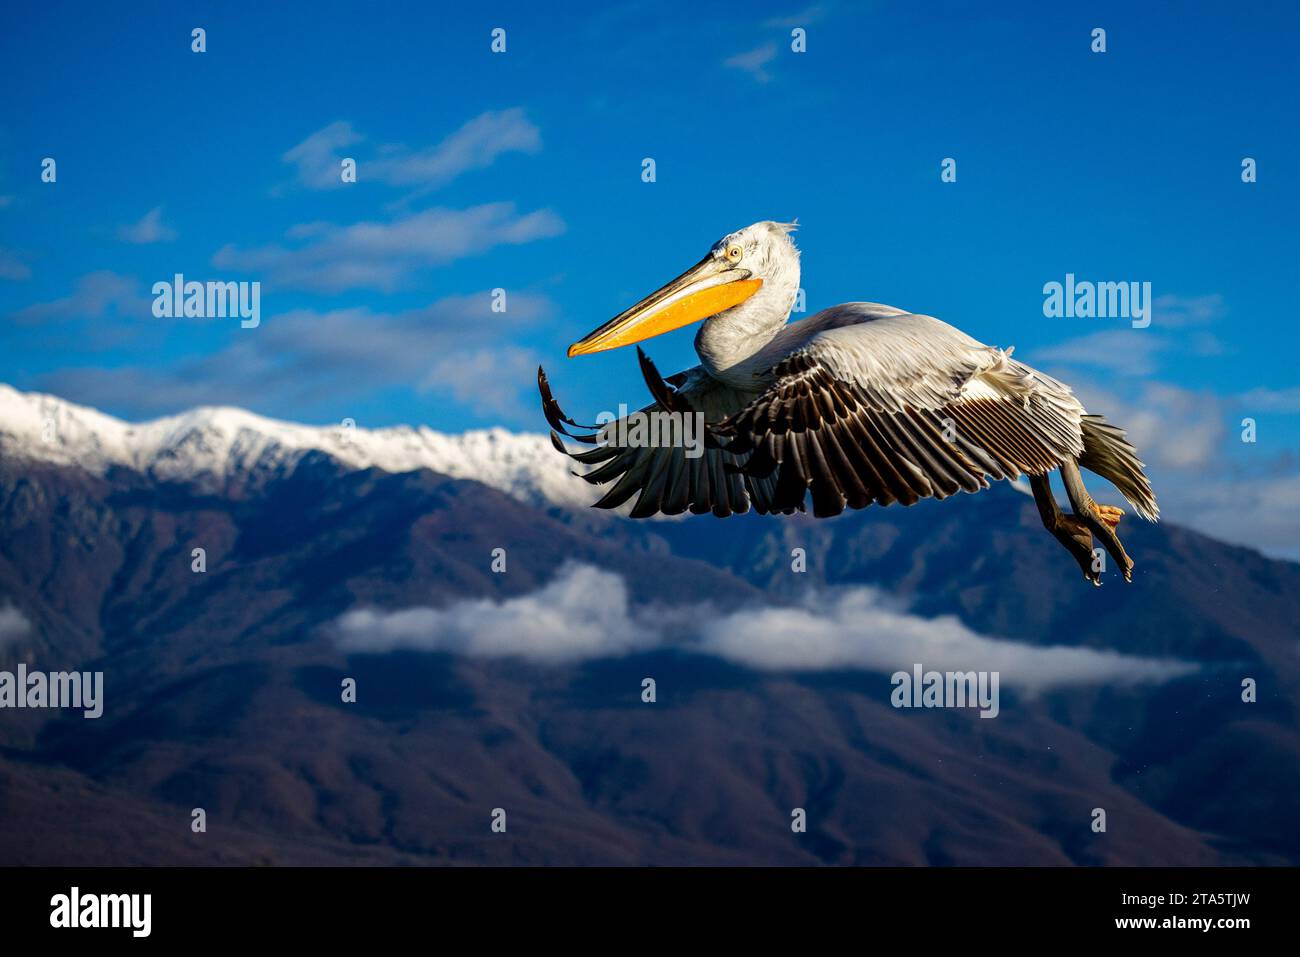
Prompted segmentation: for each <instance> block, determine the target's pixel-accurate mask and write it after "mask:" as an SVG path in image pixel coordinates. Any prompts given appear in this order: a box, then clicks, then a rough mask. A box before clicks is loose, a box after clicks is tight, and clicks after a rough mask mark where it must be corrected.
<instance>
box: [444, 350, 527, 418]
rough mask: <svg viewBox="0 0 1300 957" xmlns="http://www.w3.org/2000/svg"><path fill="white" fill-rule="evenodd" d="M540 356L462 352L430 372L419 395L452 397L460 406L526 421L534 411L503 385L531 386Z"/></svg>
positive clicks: (449, 355) (447, 357) (515, 391)
mask: <svg viewBox="0 0 1300 957" xmlns="http://www.w3.org/2000/svg"><path fill="white" fill-rule="evenodd" d="M541 361H542V360H541V356H540V355H538V354H537V353H536V352H534V351H533V350H531V349H523V348H520V347H519V346H508V345H507V346H494V347H492V348H483V349H461V350H456V351H453V352H448V353H445V354H444V355H443V356H442V357H441V358H439V359H438V360H437V361H436V362H435V363H434V365H433V368H432V369H430V370H429V374H428V375H427V376H425V378H424V381H423V382H422V383H421V384H420V391H422V392H433V393H441V394H445V395H450V396H451V397H452V398H454V399H455V400H456V401H457V402H458V403H460V404H461V405H462V406H465V407H467V408H473V409H476V410H478V411H479V412H490V413H493V414H496V415H502V416H508V417H510V418H523V417H524V416H525V415H527V414H528V412H530V411H531V410H532V409H533V403H532V402H530V403H529V404H528V406H525V405H524V402H523V401H522V397H521V395H520V390H518V389H514V388H510V387H507V386H505V385H504V383H520V382H523V383H528V384H529V387H528V389H527V390H526V393H525V394H526V395H527V396H528V397H529V399H530V400H531V398H532V396H533V388H532V385H531V383H532V382H533V378H534V376H536V374H537V367H538V366H539V365H541Z"/></svg>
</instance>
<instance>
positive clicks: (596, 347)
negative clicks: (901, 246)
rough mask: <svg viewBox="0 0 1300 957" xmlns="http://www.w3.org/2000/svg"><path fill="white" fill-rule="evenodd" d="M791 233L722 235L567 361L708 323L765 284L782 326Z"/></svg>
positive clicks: (794, 259) (760, 227) (766, 230)
mask: <svg viewBox="0 0 1300 957" xmlns="http://www.w3.org/2000/svg"><path fill="white" fill-rule="evenodd" d="M794 228H795V224H794V223H774V222H770V221H765V222H761V223H754V225H752V226H746V227H745V228H744V229H739V230H737V231H736V232H734V233H729V234H727V235H726V236H723V237H722V238H721V239H719V240H718V241H717V242H716V243H714V244H713V248H712V249H710V250H709V253H708V255H707V256H705V257H704V258H703V259H701V260H700V261H699V262H698V263H696V264H695V265H694V266H692V267H691V268H690V269H688V270H686V272H684V273H682V274H681V275H680V276H678V277H677V278H676V279H674V280H673V281H672V282H670V283H668V284H667V285H666V286H663V287H661V288H659V289H656V290H655V291H654V292H652V293H651V294H650V295H648V296H646V297H645V298H644V299H642V300H641V301H640V302H638V303H637V304H636V305H635V306H632V308H630V309H628V310H626V311H625V312H621V313H619V314H618V315H617V316H615V317H614V318H613V319H611V320H609V322H607V323H605V324H604V325H603V326H601V327H600V328H599V329H596V330H595V331H594V332H592V333H590V334H589V335H587V336H585V337H584V338H582V339H579V340H578V341H577V342H575V343H574V344H573V345H571V346H569V357H570V358H573V357H574V356H584V355H588V354H590V353H592V352H604V351H605V350H606V349H616V348H618V347H619V346H628V345H631V344H632V343H634V342H641V341H643V340H645V339H649V338H651V337H652V336H658V335H662V334H663V333H665V332H671V331H672V330H674V329H680V328H681V327H682V326H687V325H690V324H691V323H693V322H699V321H700V320H701V319H708V318H709V317H711V316H716V315H718V314H719V313H723V312H727V311H728V310H731V309H734V308H735V307H737V306H739V305H741V304H742V303H744V302H746V301H747V300H749V299H751V298H754V297H758V296H759V294H760V291H763V290H764V286H765V285H767V286H768V287H769V289H768V290H766V291H765V294H764V296H763V298H767V294H769V293H775V295H776V300H775V301H774V302H773V306H774V308H775V309H777V310H779V309H780V308H781V306H782V301H783V305H784V313H783V315H782V316H781V322H782V323H784V321H785V319H786V318H787V317H788V316H789V314H790V307H791V305H792V303H793V301H794V293H795V292H796V291H797V290H798V287H799V251H798V250H797V249H795V247H794V243H793V242H791V240H790V235H789V234H790V232H791V231H792V230H793V229H794ZM791 277H793V285H792V286H791V283H790V278H791ZM773 286H775V287H776V288H772V287H773ZM787 287H789V288H787ZM787 293H788V295H787Z"/></svg>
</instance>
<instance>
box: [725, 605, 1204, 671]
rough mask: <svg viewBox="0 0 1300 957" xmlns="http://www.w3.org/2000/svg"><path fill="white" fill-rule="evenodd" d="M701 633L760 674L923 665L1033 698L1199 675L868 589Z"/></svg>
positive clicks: (739, 617)
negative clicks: (1007, 633) (1006, 635)
mask: <svg viewBox="0 0 1300 957" xmlns="http://www.w3.org/2000/svg"><path fill="white" fill-rule="evenodd" d="M701 630H702V634H703V640H702V643H701V645H700V650H701V651H705V652H708V653H711V654H715V655H718V656H719V657H723V658H727V659H729V660H731V661H735V662H737V663H739V664H744V665H748V666H750V667H754V668H763V669H768V670H774V671H830V670H840V669H861V670H865V671H878V672H884V673H886V674H890V673H893V672H895V671H899V670H910V669H911V667H912V665H913V664H914V663H917V662H919V663H921V664H923V665H924V666H925V667H926V668H927V669H934V670H939V671H970V670H975V671H996V672H999V673H1000V676H1001V679H1000V680H1001V681H1002V682H1003V683H1004V684H1006V685H1008V686H1010V687H1017V688H1020V689H1022V690H1024V691H1027V692H1030V693H1037V692H1041V691H1045V690H1047V689H1049V688H1060V687H1070V686H1077V685H1094V684H1120V685H1131V684H1140V683H1159V682H1163V681H1169V680H1171V679H1173V678H1178V677H1181V676H1183V675H1187V674H1191V673H1192V672H1193V671H1195V670H1196V669H1197V666H1196V665H1195V664H1193V663H1191V662H1182V661H1172V660H1162V659H1154V658H1139V657H1134V656H1132V655H1124V654H1121V653H1119V652H1117V651H1109V650H1101V651H1098V650H1095V649H1091V648H1070V647H1065V646H1062V645H1044V646H1039V645H1029V644H1024V643H1023V642H1016V641H1006V640H1003V639H999V638H989V637H985V636H983V635H980V634H977V633H976V632H974V631H971V630H970V629H969V628H967V627H966V626H965V625H963V624H962V623H961V622H960V621H959V620H958V619H957V618H955V617H953V616H951V615H945V616H943V617H940V618H921V617H918V616H916V615H910V614H907V613H906V612H904V611H901V610H896V609H893V608H891V607H889V605H888V603H887V601H886V600H885V598H884V597H883V596H882V595H881V594H880V593H879V592H877V591H875V590H874V589H871V588H866V587H857V588H846V589H841V590H838V591H835V592H831V593H827V594H825V595H822V596H820V597H819V598H818V599H817V600H816V601H808V602H806V603H805V604H804V605H803V606H802V607H797V608H765V609H759V610H755V611H741V612H735V613H733V614H730V615H724V616H722V617H721V618H717V619H715V620H713V621H709V622H707V623H705V624H704V626H703V628H702V629H701Z"/></svg>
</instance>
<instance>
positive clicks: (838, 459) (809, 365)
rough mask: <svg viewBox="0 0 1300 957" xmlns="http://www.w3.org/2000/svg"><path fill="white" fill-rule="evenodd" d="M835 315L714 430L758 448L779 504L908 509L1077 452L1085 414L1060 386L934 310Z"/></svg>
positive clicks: (759, 472)
mask: <svg viewBox="0 0 1300 957" xmlns="http://www.w3.org/2000/svg"><path fill="white" fill-rule="evenodd" d="M840 308H841V309H842V310H844V311H845V312H846V315H844V316H827V317H826V318H823V317H821V316H819V317H815V318H816V319H817V320H820V322H819V323H818V325H819V327H820V331H815V332H813V334H812V335H811V336H810V337H808V338H806V339H805V340H804V341H803V342H802V343H801V344H798V345H797V347H795V348H793V349H792V350H791V351H789V352H788V354H786V355H785V357H784V358H782V359H781V360H780V361H779V362H777V363H776V364H775V365H774V366H773V368H772V375H773V376H774V378H773V380H772V382H771V385H770V387H769V388H768V389H767V391H766V392H764V393H762V394H761V395H760V396H758V397H757V398H756V399H754V400H753V401H751V402H750V403H749V404H748V405H747V406H745V408H744V409H742V410H740V411H739V412H737V413H735V414H733V415H731V416H728V417H727V418H726V419H725V420H723V422H722V423H721V424H720V425H719V426H718V427H717V428H716V429H715V430H714V431H715V432H716V434H717V435H718V436H719V437H720V439H721V441H722V442H723V444H724V446H725V447H726V448H727V449H728V450H730V451H733V452H737V453H749V455H750V458H749V460H748V461H747V462H746V463H745V466H744V470H745V472H746V474H747V475H750V476H751V477H755V476H766V477H775V479H776V484H775V489H774V492H773V497H772V500H771V502H770V506H771V508H772V509H773V510H776V511H781V510H785V509H788V508H791V507H797V506H798V505H799V504H801V503H802V502H803V501H804V498H805V496H806V495H807V494H808V493H809V492H811V494H812V500H813V513H814V514H815V515H818V516H826V515H838V514H839V513H840V512H842V511H843V510H844V508H845V507H846V506H847V507H849V508H864V507H866V506H867V505H870V504H871V503H872V502H879V503H880V504H882V505H888V504H890V503H891V502H901V503H903V504H904V505H911V504H914V503H915V502H917V501H918V500H919V499H922V498H930V497H933V498H946V497H947V496H949V495H952V494H954V493H956V492H958V491H966V492H977V491H979V490H980V489H983V488H987V487H988V484H989V483H988V480H989V479H990V478H992V479H1003V478H1016V477H1018V476H1019V475H1021V474H1022V473H1028V474H1030V475H1039V474H1042V473H1044V472H1047V471H1049V470H1051V469H1054V468H1057V467H1058V466H1059V465H1060V464H1061V463H1062V462H1063V461H1065V460H1066V459H1067V458H1078V457H1079V455H1080V454H1081V453H1082V451H1083V438H1082V424H1081V423H1082V418H1083V415H1084V410H1083V406H1082V405H1081V404H1080V403H1079V401H1078V399H1076V398H1075V397H1074V394H1073V393H1072V392H1071V391H1070V389H1069V388H1068V387H1067V386H1065V385H1063V384H1062V383H1060V382H1057V381H1056V380H1055V379H1052V378H1051V377H1049V376H1046V375H1043V374H1042V373H1040V372H1037V371H1035V370H1033V369H1031V368H1029V367H1028V366H1026V365H1024V364H1022V363H1019V362H1016V361H1015V360H1013V359H1011V358H1010V356H1009V354H1008V353H1006V352H1004V351H1002V350H1000V349H994V348H991V347H989V346H985V345H983V344H981V343H979V342H977V341H976V340H974V339H972V338H970V337H969V336H967V335H966V334H965V333H963V332H961V331H959V330H957V329H954V328H953V327H952V326H949V325H947V324H946V323H943V322H940V321H939V320H937V319H933V318H931V317H929V316H920V315H911V314H895V315H888V316H881V315H876V314H866V313H865V312H864V313H863V320H859V321H856V322H855V321H852V319H853V313H852V307H840ZM808 321H809V322H813V321H814V320H808ZM810 331H811V330H810Z"/></svg>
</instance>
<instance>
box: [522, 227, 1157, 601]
mask: <svg viewBox="0 0 1300 957" xmlns="http://www.w3.org/2000/svg"><path fill="white" fill-rule="evenodd" d="M794 228H795V224H794V223H777V222H760V223H755V224H753V225H752V226H746V227H745V228H744V229H741V230H738V231H736V232H733V233H730V234H728V235H726V236H724V237H722V238H721V239H720V240H718V241H717V242H716V243H714V244H713V247H712V248H711V249H710V250H709V252H708V254H707V255H706V256H705V257H704V258H703V259H701V260H700V261H699V262H698V263H696V264H695V265H694V266H692V267H691V268H690V269H688V270H686V272H684V273H682V274H681V275H680V276H678V277H677V278H676V279H674V280H673V281H672V282H670V283H668V284H667V285H666V286H664V287H662V288H661V289H658V290H656V291H655V292H653V293H651V294H650V295H649V296H646V297H645V298H644V299H642V300H641V301H640V302H638V303H637V304H636V305H634V306H632V307H631V308H630V309H628V310H626V311H625V312H621V313H619V314H618V315H617V316H615V317H614V318H613V319H611V320H610V321H609V322H607V323H605V324H604V325H603V326H601V327H600V328H598V329H596V330H595V331H593V332H592V333H591V334H590V335H587V336H585V337H584V338H582V339H580V340H578V341H577V342H575V343H574V344H573V345H571V346H570V347H569V350H568V355H569V357H570V358H572V357H575V356H584V355H589V354H591V353H595V352H602V351H604V350H606V349H614V348H618V347H620V346H626V345H631V344H632V343H637V342H641V341H643V340H645V339H648V338H650V337H652V336H657V335H661V334H663V333H666V332H670V331H672V330H674V329H679V328H681V327H683V326H686V325H689V324H691V323H694V322H697V321H699V320H704V323H703V325H701V326H700V328H699V330H698V332H697V333H696V336H695V351H696V352H697V353H698V354H699V357H700V364H699V365H697V366H694V367H692V368H690V369H687V370H686V371H684V372H680V373H677V374H676V375H672V376H669V377H668V378H667V379H664V378H663V377H661V376H660V375H659V373H658V371H657V369H656V368H655V366H654V364H653V363H652V362H651V361H650V360H649V358H647V356H646V355H645V353H644V352H642V351H641V348H640V347H639V346H638V347H637V353H638V356H639V359H640V365H641V372H642V375H643V377H644V378H645V381H646V384H647V386H648V387H649V389H650V392H651V394H652V395H653V396H654V400H655V401H654V403H653V404H651V405H650V406H647V407H646V408H644V409H642V410H640V412H639V413H638V414H639V415H641V416H643V417H644V416H646V415H649V414H659V415H662V414H664V413H669V414H685V415H692V416H695V417H698V418H699V419H701V420H702V421H703V423H704V429H705V435H706V439H707V440H706V441H705V443H704V447H703V450H702V454H697V455H696V456H695V457H691V456H690V455H688V450H687V449H686V448H684V447H683V445H681V444H675V445H666V446H665V445H662V444H660V445H658V446H652V445H650V444H647V443H644V442H638V443H634V442H630V441H613V440H611V436H616V435H617V436H626V435H630V434H631V433H630V432H629V431H627V430H623V431H619V430H618V429H615V428H613V426H617V425H619V424H622V423H619V422H615V423H608V424H605V425H604V426H580V425H578V424H577V423H576V422H574V421H573V419H571V418H569V417H568V416H566V415H565V414H564V412H563V411H562V410H561V409H560V407H559V405H558V404H557V403H556V401H555V398H554V396H553V395H552V394H551V389H550V386H549V384H548V382H547V379H546V373H545V372H544V371H543V370H542V369H541V368H539V369H538V370H537V380H538V388H539V390H540V392H541V397H542V410H543V412H544V414H545V415H546V419H547V421H548V422H549V423H550V425H551V428H552V431H551V441H552V444H553V445H554V446H555V447H556V449H558V450H559V451H561V452H564V453H565V454H567V455H569V456H570V457H572V458H573V459H574V460H576V461H577V462H579V463H581V464H582V465H584V466H594V468H593V469H591V470H590V471H587V472H586V473H585V474H582V477H583V478H584V479H586V480H587V481H588V482H590V483H591V484H593V485H607V484H609V483H613V485H612V487H611V488H610V489H609V490H608V491H607V492H606V493H605V494H604V496H603V497H602V498H600V500H599V501H597V502H596V503H595V507H597V508H616V507H618V506H621V505H623V504H625V503H626V502H627V501H629V500H630V499H631V498H632V496H633V495H636V496H637V498H636V502H635V503H634V504H633V505H632V508H631V511H630V513H629V514H630V515H631V516H632V517H634V518H644V517H648V516H651V515H655V514H659V513H661V514H664V515H677V514H681V513H683V512H686V511H690V512H692V513H694V514H705V513H708V512H712V513H713V514H714V515H716V516H718V517H722V518H725V517H727V516H729V515H732V514H734V513H740V512H746V511H748V510H749V508H750V507H751V505H752V506H753V508H754V509H755V510H756V511H758V512H760V513H764V514H766V513H779V514H785V515H789V514H792V513H794V512H797V511H804V510H805V509H806V503H807V500H808V499H809V497H811V500H812V511H813V515H814V516H816V517H818V518H823V517H829V516H833V515H839V514H840V513H841V512H843V511H844V509H845V508H852V509H859V508H866V507H867V506H868V505H871V504H872V503H878V504H880V505H882V506H883V505H889V504H891V503H893V502H898V503H901V504H902V505H913V504H915V503H916V502H918V501H919V500H921V499H923V498H936V499H944V498H948V497H949V496H951V495H954V494H955V493H957V492H959V491H964V492H978V491H981V490H982V489H986V488H988V487H989V483H990V480H1001V479H1007V480H1016V479H1018V478H1019V477H1020V476H1021V475H1024V476H1026V477H1027V479H1028V481H1029V486H1030V489H1031V490H1032V492H1033V496H1034V501H1035V502H1036V504H1037V506H1038V511H1039V514H1040V516H1041V517H1042V520H1043V524H1044V526H1045V527H1046V528H1047V530H1048V531H1049V532H1051V533H1052V535H1053V536H1054V537H1055V538H1056V539H1057V540H1058V541H1059V542H1060V543H1061V544H1062V545H1063V546H1065V548H1066V549H1067V550H1068V551H1069V552H1070V554H1071V555H1072V556H1074V559H1075V561H1076V562H1078V564H1079V567H1080V569H1081V570H1082V571H1083V575H1084V577H1085V579H1087V580H1088V581H1090V582H1092V583H1093V584H1095V585H1100V584H1101V570H1100V566H1101V564H1102V563H1101V562H1099V561H1098V560H1097V558H1096V556H1095V555H1094V552H1093V536H1096V538H1097V539H1098V540H1100V542H1101V545H1102V546H1103V547H1104V548H1105V549H1106V551H1107V552H1108V553H1109V554H1110V556H1111V558H1112V559H1113V560H1114V561H1115V563H1116V564H1117V565H1118V566H1119V569H1120V571H1121V572H1122V573H1123V575H1124V579H1125V580H1126V581H1132V571H1133V562H1132V560H1131V559H1130V558H1129V556H1128V555H1127V553H1126V552H1125V551H1124V546H1123V545H1122V544H1121V543H1120V540H1119V536H1118V534H1117V531H1116V530H1117V526H1118V524H1119V520H1120V517H1121V516H1122V515H1123V514H1124V511H1123V510H1122V509H1120V508H1117V507H1115V506H1112V505H1099V504H1097V503H1096V502H1094V501H1093V499H1092V497H1091V496H1090V495H1089V494H1088V491H1087V489H1086V488H1084V485H1083V477H1082V474H1081V472H1080V469H1081V468H1084V469H1088V470H1089V471H1091V472H1094V473H1096V474H1097V475H1100V476H1101V477H1103V478H1105V479H1107V480H1108V481H1110V482H1111V484H1113V485H1114V486H1115V488H1117V489H1118V490H1119V492H1120V493H1121V494H1122V495H1123V496H1124V498H1125V499H1127V500H1128V502H1129V503H1130V504H1131V505H1132V506H1133V508H1134V509H1135V510H1136V511H1137V513H1138V514H1139V515H1141V516H1142V517H1143V518H1145V519H1147V520H1148V521H1152V522H1154V521H1156V520H1157V519H1158V518H1159V514H1160V511H1159V508H1158V506H1157V505H1156V499H1155V495H1154V493H1153V492H1152V490H1151V483H1150V482H1149V481H1148V479H1147V476H1146V474H1145V473H1144V472H1143V471H1142V468H1143V465H1142V462H1140V461H1139V460H1138V457H1137V450H1136V449H1135V448H1134V447H1133V445H1132V444H1131V443H1130V442H1129V441H1128V439H1127V438H1126V436H1125V432H1124V431H1123V430H1122V429H1120V428H1117V427H1116V426H1114V425H1111V424H1109V423H1107V422H1106V421H1105V420H1104V419H1103V418H1102V417H1101V416H1100V415H1092V414H1089V413H1088V412H1087V411H1086V410H1085V409H1084V407H1083V405H1082V403H1080V401H1079V400H1078V399H1077V398H1076V397H1075V395H1074V393H1073V392H1072V391H1071V390H1070V387H1069V386H1067V385H1065V384H1064V383H1062V382H1059V381H1057V380H1056V379H1054V378H1052V377H1051V376H1048V375H1045V374H1043V373H1042V372H1039V371H1038V370H1036V369H1033V368H1031V367H1029V366H1027V365H1025V364H1024V363H1022V362H1019V361H1017V360H1015V359H1013V358H1012V357H1011V354H1012V351H1013V350H1012V349H1000V348H997V347H994V346H987V345H985V344H983V343H982V342H979V341H977V340H975V339H972V338H971V337H970V336H968V335H966V333H964V332H962V331H961V330H960V329H956V328H954V327H953V326H950V325H948V324H947V323H945V322H941V321H940V320H938V319H935V318H933V317H932V316H927V315H921V314H919V313H913V312H908V311H907V310H906V309H897V308H895V307H893V306H885V305H881V304H880V303H874V302H850V303H844V304H843V305H839V306H833V307H831V308H830V309H826V310H824V311H822V312H819V313H817V314H816V315H814V316H812V317H810V318H808V319H804V320H802V321H799V322H795V323H793V324H791V323H789V319H790V312H791V309H792V308H793V306H794V301H795V296H796V295H797V293H798V291H799V250H798V249H797V248H796V247H795V245H794V242H793V240H792V239H791V237H790V233H791V232H792V231H793V230H794ZM628 418H630V416H629V417H628ZM570 429H578V430H580V431H581V430H584V429H587V430H590V429H597V430H598V431H597V432H596V433H595V434H579V433H575V432H572V431H570ZM560 434H563V435H565V436H567V437H568V438H570V439H574V440H577V441H579V442H582V443H585V444H587V445H592V446H595V447H594V448H590V449H586V450H581V451H572V450H570V449H569V448H568V447H566V446H565V444H564V442H563V440H562V439H561V438H560ZM696 451H697V453H698V452H699V450H696ZM1053 471H1058V472H1060V474H1061V480H1062V484H1063V485H1064V486H1065V493H1066V496H1067V497H1068V498H1069V501H1070V507H1071V510H1072V513H1071V514H1065V513H1063V512H1062V510H1061V508H1060V506H1059V505H1058V504H1057V502H1056V498H1055V496H1054V495H1053V493H1052V487H1051V484H1050V478H1049V477H1050V475H1051V473H1052V472H1053Z"/></svg>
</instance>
